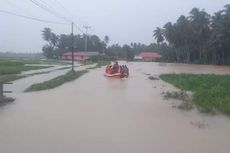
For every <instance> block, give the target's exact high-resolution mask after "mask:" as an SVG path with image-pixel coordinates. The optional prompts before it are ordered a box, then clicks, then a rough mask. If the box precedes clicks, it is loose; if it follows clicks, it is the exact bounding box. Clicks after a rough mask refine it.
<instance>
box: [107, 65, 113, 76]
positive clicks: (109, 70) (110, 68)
mask: <svg viewBox="0 0 230 153" xmlns="http://www.w3.org/2000/svg"><path fill="white" fill-rule="evenodd" d="M105 72H106V73H108V74H111V73H112V65H107V67H106V69H105Z"/></svg>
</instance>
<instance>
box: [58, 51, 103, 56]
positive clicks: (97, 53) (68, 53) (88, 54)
mask: <svg viewBox="0 0 230 153" xmlns="http://www.w3.org/2000/svg"><path fill="white" fill-rule="evenodd" d="M73 55H74V56H97V55H99V52H83V51H81V52H76V51H74V52H73ZM62 56H72V52H65V53H63V54H62Z"/></svg>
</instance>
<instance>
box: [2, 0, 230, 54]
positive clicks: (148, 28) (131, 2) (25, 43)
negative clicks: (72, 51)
mask: <svg viewBox="0 0 230 153" xmlns="http://www.w3.org/2000/svg"><path fill="white" fill-rule="evenodd" d="M36 1H39V2H41V3H43V4H44V5H46V6H48V7H50V9H52V10H54V11H55V12H58V13H59V14H61V15H62V16H65V17H66V18H68V19H71V20H73V21H74V22H75V23H76V24H77V25H78V26H79V27H80V28H81V29H82V30H84V29H83V25H86V24H88V25H90V26H91V27H92V28H91V29H90V30H89V33H90V34H96V35H98V36H99V37H100V38H101V39H103V37H104V36H105V35H108V36H109V37H110V39H111V42H110V44H114V43H119V44H130V43H131V42H140V43H145V44H149V43H151V42H154V39H153V38H152V34H153V32H152V31H153V30H154V29H155V28H156V27H158V26H159V27H162V26H163V25H164V24H165V23H166V22H169V21H171V22H175V21H176V20H177V18H178V17H179V16H180V15H182V14H183V15H188V13H189V11H190V10H191V9H192V8H194V7H198V8H200V9H203V8H204V9H205V10H206V11H207V12H208V13H210V14H213V13H214V12H217V11H218V10H220V9H223V6H224V5H226V4H228V3H230V1H229V0H36ZM0 10H5V11H9V12H13V13H17V14H21V15H25V16H30V17H36V18H40V19H45V20H51V21H56V22H66V21H64V20H62V19H60V18H57V17H55V16H54V15H51V14H49V13H48V12H46V11H44V10H42V9H41V8H39V7H37V6H36V5H35V4H33V3H32V2H31V1H30V0H0ZM0 25H1V26H0V52H6V51H10V52H26V53H35V52H41V48H42V46H43V45H44V44H45V42H44V41H43V40H42V37H41V31H42V29H43V28H44V27H50V28H51V29H52V30H53V32H55V33H58V34H60V33H65V34H69V33H70V30H71V27H70V25H56V24H49V23H41V22H37V21H31V20H27V19H23V18H19V17H15V16H10V15H7V14H3V13H1V12H0ZM74 30H75V34H76V33H80V34H81V32H80V31H79V30H77V29H74Z"/></svg>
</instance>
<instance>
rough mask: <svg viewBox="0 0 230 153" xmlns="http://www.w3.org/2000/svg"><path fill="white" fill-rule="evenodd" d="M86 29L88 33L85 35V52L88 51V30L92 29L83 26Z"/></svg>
mask: <svg viewBox="0 0 230 153" xmlns="http://www.w3.org/2000/svg"><path fill="white" fill-rule="evenodd" d="M83 27H84V28H85V30H86V33H85V35H86V36H85V52H86V51H87V37H88V29H90V28H91V27H90V26H87V25H85V26H83Z"/></svg>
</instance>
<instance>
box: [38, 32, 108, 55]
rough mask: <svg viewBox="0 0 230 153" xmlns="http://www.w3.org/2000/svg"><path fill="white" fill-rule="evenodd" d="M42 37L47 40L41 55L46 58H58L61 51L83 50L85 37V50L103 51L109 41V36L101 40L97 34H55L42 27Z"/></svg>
mask: <svg viewBox="0 0 230 153" xmlns="http://www.w3.org/2000/svg"><path fill="white" fill-rule="evenodd" d="M42 37H43V39H44V40H45V41H46V42H47V44H46V45H44V46H43V47H42V51H43V55H45V56H46V57H47V58H58V57H59V56H60V55H61V54H62V53H64V52H68V51H72V46H73V49H74V51H85V40H86V37H87V40H88V41H87V51H97V52H99V53H101V54H102V53H103V52H104V51H105V48H106V46H107V44H108V43H109V37H108V36H105V37H104V39H103V40H101V39H100V38H99V37H98V36H97V35H85V34H83V35H79V34H78V35H73V45H72V34H60V35H57V34H55V33H53V32H52V30H51V29H50V28H44V29H43V31H42Z"/></svg>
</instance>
